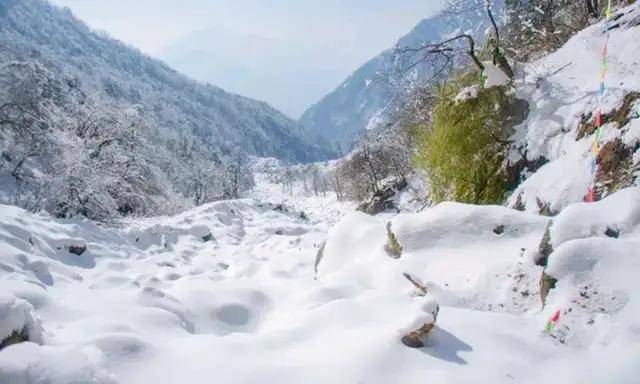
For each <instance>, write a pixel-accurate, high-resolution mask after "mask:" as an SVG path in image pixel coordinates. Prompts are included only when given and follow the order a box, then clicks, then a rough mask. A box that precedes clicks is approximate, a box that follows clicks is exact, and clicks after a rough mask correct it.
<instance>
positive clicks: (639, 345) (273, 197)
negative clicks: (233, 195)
mask: <svg viewBox="0 0 640 384" xmlns="http://www.w3.org/2000/svg"><path fill="white" fill-rule="evenodd" d="M258 180H259V183H258V187H257V188H256V190H255V191H253V192H252V194H251V197H250V198H249V199H244V200H238V201H227V202H218V203H213V204H209V205H206V206H203V207H200V208H196V209H193V210H190V211H188V212H186V213H183V214H180V215H178V216H175V217H163V218H155V219H146V220H132V221H128V222H126V223H123V224H121V225H118V226H109V227H105V226H96V225H94V224H91V223H87V222H79V221H73V222H71V221H61V220H56V219H53V218H51V217H49V216H47V215H44V214H42V215H33V214H29V213H27V212H25V211H22V210H20V209H17V208H14V207H9V206H0V215H1V216H0V217H1V218H2V219H1V221H0V339H2V338H4V337H6V336H8V335H9V334H10V333H11V332H12V331H13V330H16V329H18V330H19V329H22V328H23V327H26V329H27V330H28V331H29V333H30V337H31V339H32V340H34V341H37V342H39V344H36V343H21V344H16V345H12V346H10V347H8V348H6V349H4V350H2V351H1V352H0V383H2V384H5V383H7V384H9V383H10V384H13V383H16V384H19V383H60V384H68V383H131V384H133V383H135V384H145V383H153V384H161V383H214V382H216V383H396V382H397V383H456V382H460V383H468V382H491V383H511V382H513V383H516V382H517V383H534V382H536V383H537V382H559V383H589V382H594V383H638V382H640V379H639V377H640V364H638V361H640V323H639V322H638V320H640V316H639V315H640V305H639V299H638V298H637V297H634V294H635V293H636V291H637V288H636V287H635V285H634V280H636V278H635V277H636V276H637V275H638V273H640V261H639V260H640V259H639V257H638V256H639V255H638V253H639V252H640V251H638V250H639V249H640V240H639V239H640V230H639V229H638V224H640V190H639V189H627V190H624V191H622V192H620V193H618V194H616V195H614V196H612V197H610V198H608V199H607V200H605V201H603V202H601V203H598V204H595V205H591V206H587V205H585V204H575V205H573V206H570V207H569V208H567V209H566V210H565V211H563V213H562V214H561V215H560V216H559V217H557V218H556V219H555V221H554V225H553V226H552V227H551V231H550V235H551V243H552V245H553V246H554V249H555V252H554V253H553V254H552V255H551V257H550V264H549V267H548V272H549V273H553V274H554V276H555V277H557V278H558V284H557V286H556V289H554V290H552V291H551V293H550V295H549V298H548V299H547V301H548V303H547V305H546V306H545V307H544V309H543V308H542V306H541V303H540V297H539V280H540V275H541V273H542V267H538V266H536V265H535V264H534V259H535V258H536V257H537V249H538V245H539V243H540V240H541V239H542V237H543V235H544V233H545V229H546V227H547V224H548V218H545V217H541V216H534V215H531V214H526V213H521V212H517V211H514V210H510V209H507V208H503V207H475V206H466V205H462V204H452V203H447V204H441V205H439V206H437V207H435V208H431V209H427V210H425V211H423V212H422V213H418V214H402V215H397V216H390V215H383V216H381V217H377V218H374V217H369V216H366V215H364V214H360V213H355V212H354V207H353V206H352V205H350V204H346V203H339V202H337V201H336V200H335V197H333V196H327V197H318V198H305V197H302V196H301V194H299V193H298V194H296V195H295V197H290V196H288V195H287V194H283V193H282V190H281V189H280V188H281V187H280V186H277V185H273V184H269V183H268V182H267V181H266V177H263V176H259V178H258ZM301 211H304V212H305V216H307V218H304V217H301V215H300V212H301ZM603 212H606V215H605V214H603ZM387 220H391V222H392V230H393V231H394V232H395V234H396V236H397V238H398V240H399V242H400V244H401V245H402V247H403V252H402V256H401V257H400V258H399V259H393V258H391V257H389V256H388V255H387V253H386V251H385V244H386V242H387V233H386V228H385V227H386V221H387ZM607 228H609V229H615V230H616V231H618V232H619V238H617V239H615V238H611V237H608V236H606V235H605V234H604V232H605V231H606V229H607ZM496 232H498V233H496ZM325 239H327V244H326V246H325V248H324V252H323V258H322V259H321V261H320V263H319V265H318V268H317V269H318V270H317V276H316V271H315V262H316V255H317V253H318V249H319V247H320V244H321V243H322V242H323V241H324V240H325ZM73 245H76V246H78V245H80V246H84V245H86V251H84V252H83V253H82V254H81V255H76V254H73V253H70V252H69V251H70V250H69V246H73ZM72 250H73V249H72ZM75 251H78V250H75ZM77 253H79V252H77ZM403 272H408V273H411V274H413V275H414V276H417V277H419V278H420V279H421V280H422V281H423V282H424V283H425V284H426V285H427V287H428V289H429V291H430V296H431V297H433V298H435V299H436V300H437V301H438V302H439V303H440V305H441V311H440V315H439V317H438V326H437V328H436V329H435V331H434V332H433V334H432V335H431V336H430V338H429V340H428V342H427V344H428V345H427V347H425V348H422V349H409V348H407V347H405V346H403V345H402V344H401V343H400V335H401V333H400V330H401V329H402V328H403V327H405V326H407V325H409V324H411V323H413V322H414V321H415V320H416V319H417V318H419V316H420V310H419V306H420V302H421V300H423V299H422V298H420V297H416V296H415V292H414V290H413V289H412V286H411V285H410V283H409V282H408V281H407V280H406V279H405V278H404V277H403V276H402V273H403ZM636 296H637V295H636ZM557 309H559V310H560V311H561V317H560V321H559V322H558V325H557V327H556V330H555V331H554V332H553V333H552V334H551V335H550V334H548V333H547V332H545V330H544V329H545V324H546V322H547V320H548V319H549V317H551V316H552V314H553V313H554V312H555V311H556V310H557ZM40 330H42V334H41V335H40Z"/></svg>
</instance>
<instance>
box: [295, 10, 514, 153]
mask: <svg viewBox="0 0 640 384" xmlns="http://www.w3.org/2000/svg"><path fill="white" fill-rule="evenodd" d="M468 3H469V6H468V7H467V6H465V5H464V4H463V5H462V6H461V9H462V11H460V12H455V13H454V12H450V10H445V12H443V13H440V14H438V15H436V16H434V17H431V18H428V19H424V20H422V21H421V22H420V23H418V25H417V26H416V27H415V28H414V29H413V30H412V31H411V32H410V33H408V34H407V35H405V36H404V37H402V38H401V39H399V40H398V43H397V46H398V47H414V48H415V47H419V46H420V45H422V44H423V43H425V42H437V41H440V40H443V39H444V38H446V37H447V36H451V35H453V34H455V33H460V32H466V33H469V34H471V35H473V36H475V37H476V38H477V39H478V40H479V41H483V40H484V39H485V34H486V33H485V31H486V30H487V29H488V28H489V26H490V25H489V21H488V20H487V19H486V17H485V12H484V9H483V7H478V6H473V5H474V4H478V1H476V0H469V1H468ZM503 4H504V2H503V0H498V1H495V2H494V4H493V9H494V10H495V12H500V10H501V9H502V7H503ZM402 60H403V58H402V57H400V56H399V55H398V53H397V51H396V50H395V49H394V48H390V49H388V50H386V51H384V52H382V53H381V54H380V55H378V56H376V57H374V58H373V59H371V60H370V61H368V62H367V63H366V64H364V65H363V66H362V67H360V68H359V69H357V70H356V71H355V72H354V73H353V75H351V76H350V77H349V78H347V79H346V80H345V81H344V82H343V83H342V84H341V85H340V86H338V88H336V90H334V91H333V92H332V93H330V94H328V95H326V96H325V97H324V98H322V99H321V100H320V101H319V102H318V103H316V104H315V105H313V106H311V107H310V108H309V109H307V111H306V112H305V113H304V114H303V115H302V116H301V118H300V120H299V123H300V125H301V126H302V127H303V129H304V130H305V131H306V132H308V133H309V134H311V135H316V136H319V137H322V138H324V139H326V140H328V141H330V142H332V143H334V145H336V146H338V147H340V148H341V149H342V150H346V149H348V148H349V147H351V145H353V143H354V142H355V141H356V140H357V139H358V138H359V137H360V135H361V134H362V133H363V132H364V131H365V130H367V129H370V128H373V127H375V126H378V125H382V124H385V123H386V122H389V121H390V120H392V119H393V116H394V115H395V113H396V112H397V111H398V108H399V106H400V104H401V103H402V101H403V99H404V97H405V96H406V94H407V91H408V90H410V89H411V88H412V87H413V86H415V85H416V84H420V82H421V81H422V80H424V79H427V78H428V77H430V76H431V75H432V74H433V70H432V68H431V66H430V65H427V64H423V65H418V66H416V67H415V68H413V69H412V70H411V71H408V72H406V73H405V72H402V73H401V71H398V68H399V66H401V65H402Z"/></svg>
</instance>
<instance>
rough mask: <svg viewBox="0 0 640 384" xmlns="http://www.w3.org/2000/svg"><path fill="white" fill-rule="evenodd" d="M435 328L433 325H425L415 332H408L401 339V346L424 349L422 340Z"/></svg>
mask: <svg viewBox="0 0 640 384" xmlns="http://www.w3.org/2000/svg"><path fill="white" fill-rule="evenodd" d="M433 328H435V324H434V323H431V324H425V325H423V326H422V327H420V329H418V330H417V331H413V332H410V333H409V334H408V335H405V336H403V337H402V339H401V341H402V344H404V345H406V346H407V347H409V348H422V347H424V342H423V340H424V338H425V337H427V336H428V335H429V333H430V332H431V331H432V330H433Z"/></svg>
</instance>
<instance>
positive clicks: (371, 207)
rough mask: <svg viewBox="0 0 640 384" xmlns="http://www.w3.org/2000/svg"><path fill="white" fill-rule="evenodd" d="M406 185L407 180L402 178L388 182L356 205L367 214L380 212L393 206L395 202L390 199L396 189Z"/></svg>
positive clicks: (400, 189) (403, 187)
mask: <svg viewBox="0 0 640 384" xmlns="http://www.w3.org/2000/svg"><path fill="white" fill-rule="evenodd" d="M407 185H408V183H407V180H406V179H404V178H403V179H402V180H400V181H391V182H388V183H387V184H385V185H384V186H383V187H382V188H381V189H379V190H378V191H377V192H375V193H374V194H373V195H372V196H370V197H369V198H367V199H366V200H365V201H363V202H362V203H361V204H360V205H359V206H358V211H360V212H364V213H366V214H369V215H377V214H378V213H380V212H384V211H386V210H388V209H393V208H395V204H394V203H393V201H390V199H391V198H392V197H394V196H395V195H396V193H397V192H398V191H402V190H403V189H405V188H406V187H407Z"/></svg>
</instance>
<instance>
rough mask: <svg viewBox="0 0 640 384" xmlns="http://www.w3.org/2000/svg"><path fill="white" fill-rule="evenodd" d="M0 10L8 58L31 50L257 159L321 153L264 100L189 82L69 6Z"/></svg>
mask: <svg viewBox="0 0 640 384" xmlns="http://www.w3.org/2000/svg"><path fill="white" fill-rule="evenodd" d="M2 14H4V15H5V18H4V19H3V22H2V25H0V33H2V37H3V40H2V41H3V47H2V49H3V51H4V52H3V56H5V57H6V55H7V53H8V52H11V53H12V54H11V55H10V58H11V59H14V60H21V59H25V58H28V57H27V56H28V55H29V54H30V53H33V52H35V51H37V52H38V55H40V57H41V59H44V60H46V61H47V63H48V64H50V65H52V66H55V67H57V68H58V69H59V70H60V71H61V72H65V73H70V72H79V73H74V75H75V76H77V77H83V78H82V81H83V83H87V85H90V86H91V87H92V88H93V89H94V90H95V91H97V92H104V93H105V94H106V95H107V96H109V97H110V98H112V99H116V100H118V101H123V102H128V103H132V104H139V105H142V106H144V107H145V109H147V110H148V111H153V113H154V114H155V115H156V116H157V117H158V119H157V120H158V123H159V124H160V125H165V126H166V128H168V129H174V128H175V126H173V127H172V125H173V124H174V123H175V122H176V121H180V122H181V123H182V125H187V126H190V127H192V128H193V129H194V132H195V133H197V134H200V135H203V136H205V137H206V136H216V139H215V141H216V143H217V144H220V145H222V146H231V147H234V146H236V145H242V147H243V148H244V149H246V150H247V152H248V153H250V154H254V155H260V156H274V157H279V158H282V159H286V160H296V161H310V160H317V159H320V158H323V157H326V155H327V153H326V152H324V151H323V150H322V149H319V148H316V147H315V146H314V145H312V144H311V143H310V142H309V141H308V140H305V139H304V137H302V135H301V134H300V132H299V131H298V130H297V129H296V125H295V122H293V121H292V120H291V119H289V118H288V117H286V116H285V115H284V114H282V113H280V112H279V111H277V110H275V109H273V108H272V107H270V106H269V105H267V104H266V103H264V102H262V101H257V100H252V99H250V98H247V97H243V96H239V95H234V94H230V93H227V92H225V91H224V90H222V89H220V88H218V87H215V86H213V85H208V84H203V83H199V82H197V81H195V80H191V79H189V78H187V77H186V76H184V75H182V74H180V73H178V72H176V71H175V70H173V69H171V68H169V67H168V66H167V65H166V64H164V63H162V62H160V61H158V60H156V59H153V58H151V57H148V56H146V55H144V54H142V53H140V52H139V51H137V50H135V49H133V48H130V47H129V46H127V45H125V44H123V43H121V42H119V41H117V40H115V39H111V38H108V37H106V36H102V35H99V34H96V33H94V32H93V31H91V30H90V28H89V27H87V26H86V25H85V24H84V23H82V22H81V21H79V20H78V19H76V18H75V17H74V16H73V15H72V14H71V12H70V11H69V10H68V9H60V8H58V7H56V6H53V5H50V4H48V3H46V2H45V1H43V0H19V1H18V0H0V15H2ZM9 48H11V49H9ZM81 75H83V76H81ZM187 100H188V101H189V102H190V103H189V105H185V103H184V101H187Z"/></svg>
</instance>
